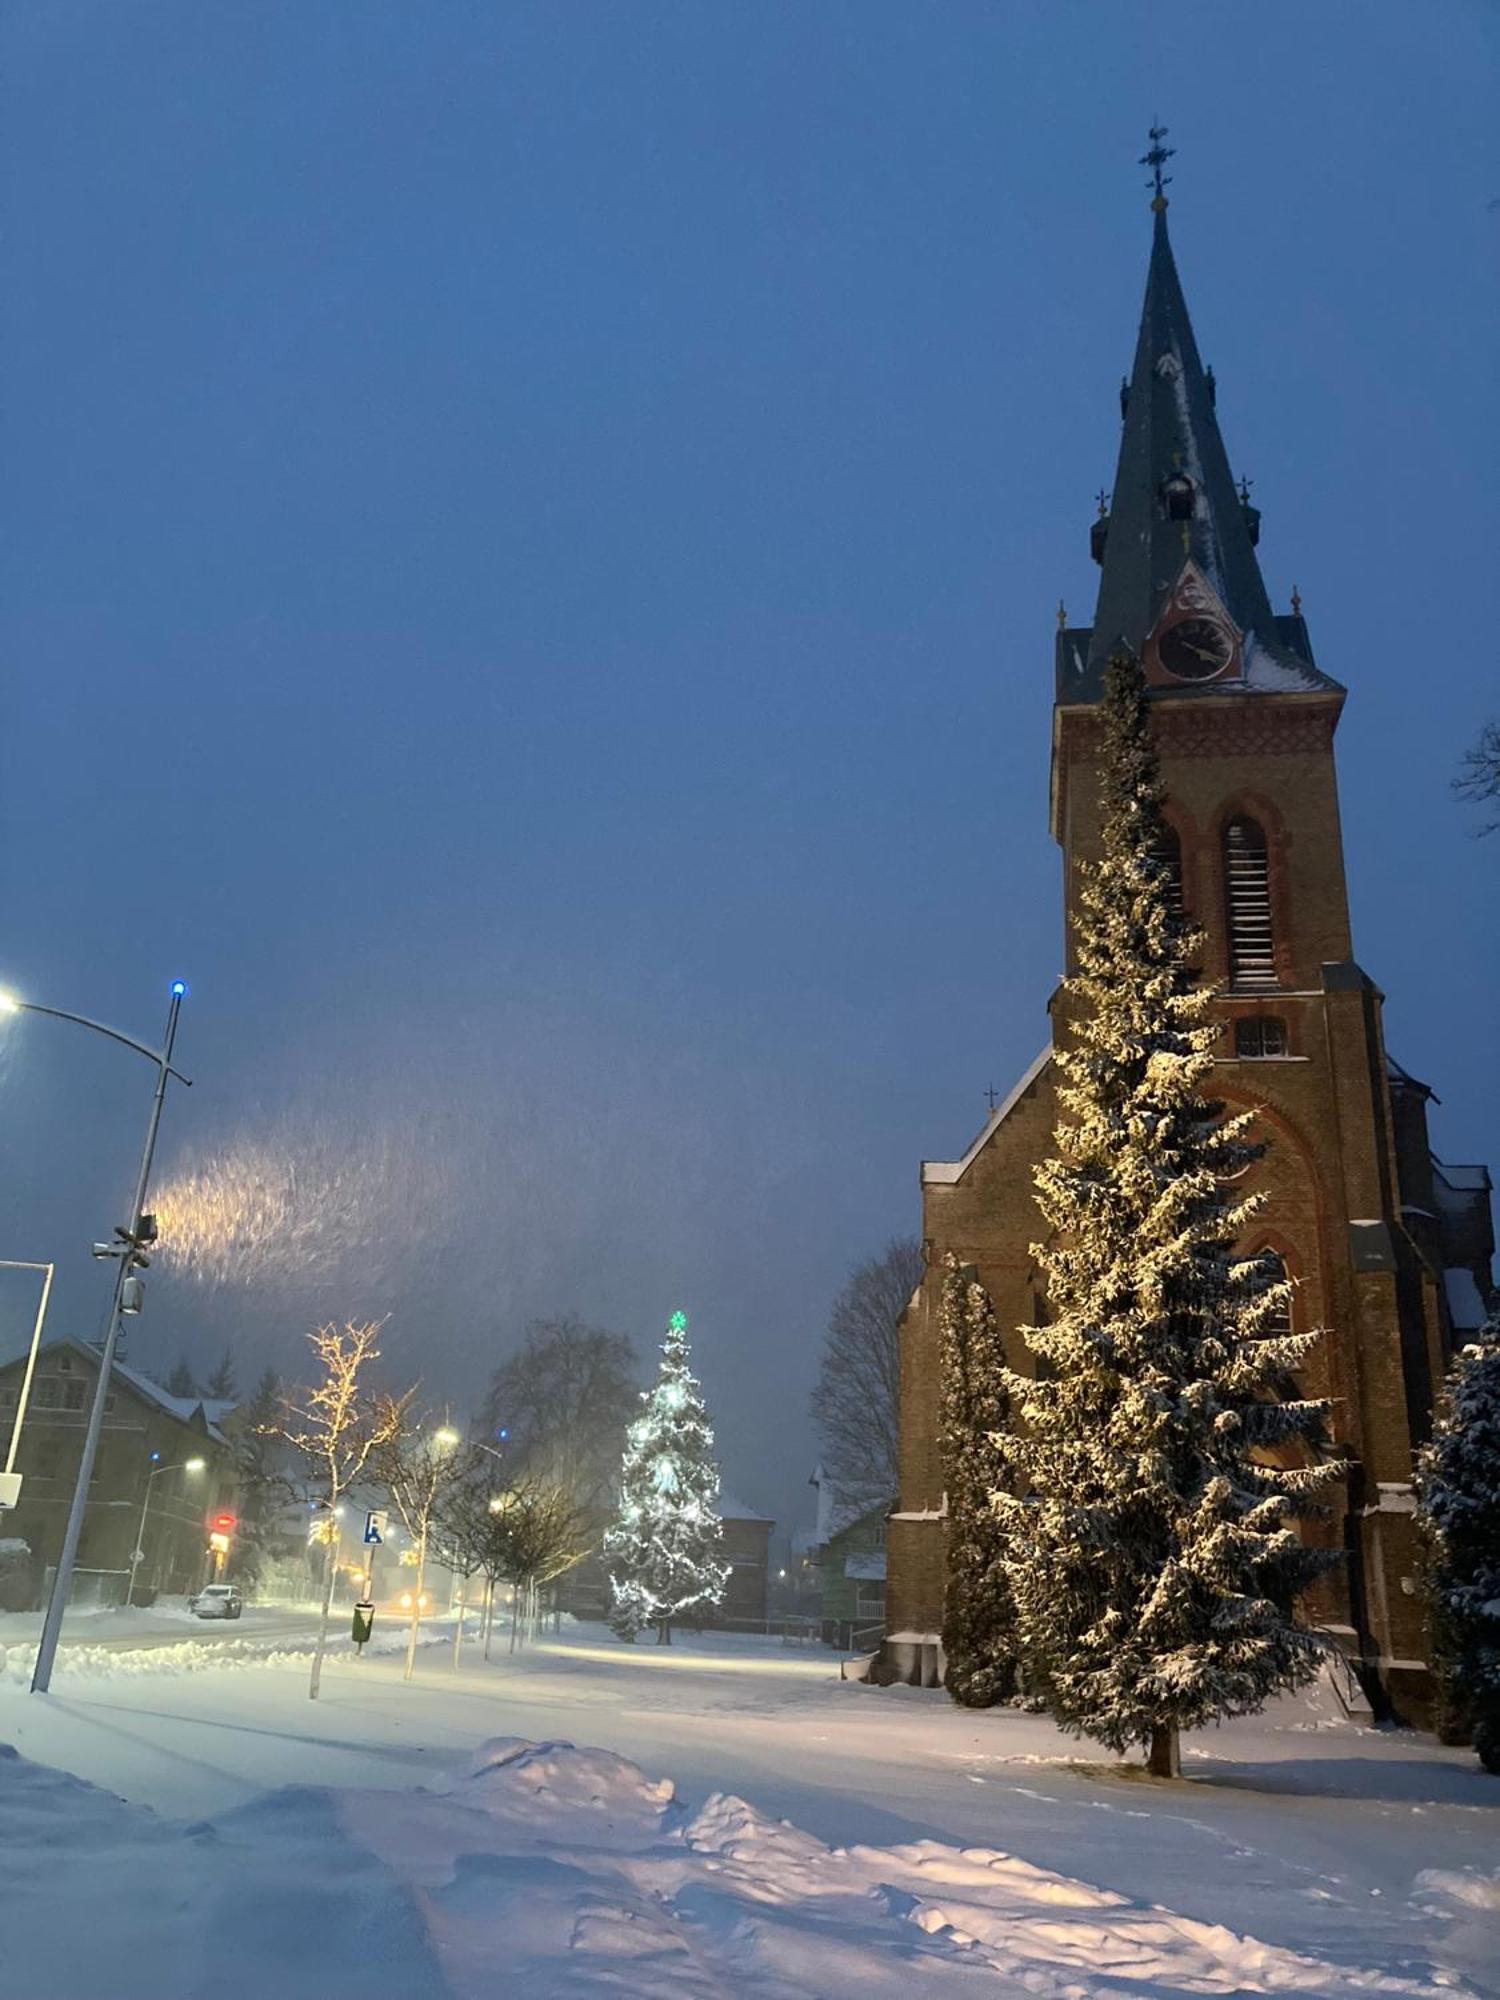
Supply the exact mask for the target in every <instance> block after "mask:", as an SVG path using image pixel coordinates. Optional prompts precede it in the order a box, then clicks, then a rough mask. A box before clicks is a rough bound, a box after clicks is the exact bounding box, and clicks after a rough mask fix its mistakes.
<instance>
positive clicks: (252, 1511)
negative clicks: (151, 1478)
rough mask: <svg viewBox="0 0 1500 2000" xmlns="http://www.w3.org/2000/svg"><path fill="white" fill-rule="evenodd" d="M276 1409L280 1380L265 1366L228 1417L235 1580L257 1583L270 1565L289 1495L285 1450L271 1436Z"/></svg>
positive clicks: (289, 1486)
mask: <svg viewBox="0 0 1500 2000" xmlns="http://www.w3.org/2000/svg"><path fill="white" fill-rule="evenodd" d="M281 1406H282V1397H281V1383H280V1380H279V1378H278V1377H277V1374H276V1371H275V1369H274V1368H267V1369H266V1370H265V1372H264V1373H263V1374H262V1376H261V1378H260V1380H259V1382H257V1383H256V1385H255V1391H254V1393H253V1394H252V1395H251V1396H250V1397H248V1398H247V1400H246V1401H245V1402H243V1403H241V1404H240V1406H239V1408H238V1409H236V1410H234V1411H233V1412H232V1413H231V1415H230V1417H229V1419H228V1429H229V1435H230V1441H231V1442H232V1444H233V1445H234V1462H235V1485H236V1488H237V1500H236V1505H237V1507H238V1511H239V1528H238V1530H237V1532H236V1537H235V1571H236V1574H237V1576H238V1577H239V1579H240V1581H241V1582H249V1583H255V1582H257V1581H258V1580H259V1579H260V1577H261V1575H262V1573H263V1572H264V1571H265V1569H266V1568H267V1567H268V1565H269V1564H270V1562H271V1561H272V1559H273V1557H274V1555H275V1551H276V1543H277V1539H278V1536H277V1524H278V1521H279V1519H280V1517H281V1515H282V1514H283V1512H284V1511H285V1509H286V1505H287V1502H288V1500H289V1499H290V1497H291V1481H290V1479H289V1478H288V1476H287V1473H286V1470H285V1467H284V1464H283V1460H284V1458H285V1446H284V1444H283V1443H282V1442H281V1440H280V1439H279V1438H278V1437H277V1436H276V1434H275V1433H276V1429H277V1421H278V1418H279V1417H280V1414H281Z"/></svg>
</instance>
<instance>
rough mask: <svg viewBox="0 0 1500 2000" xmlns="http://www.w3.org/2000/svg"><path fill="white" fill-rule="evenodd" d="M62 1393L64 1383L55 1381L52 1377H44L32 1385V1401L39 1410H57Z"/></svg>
mask: <svg viewBox="0 0 1500 2000" xmlns="http://www.w3.org/2000/svg"><path fill="white" fill-rule="evenodd" d="M61 1392H62V1383H61V1382H56V1381H54V1380H53V1379H52V1377H51V1376H50V1375H44V1376H43V1377H42V1379H41V1380H40V1381H39V1382H34V1383H33V1384H32V1388H31V1400H32V1402H33V1403H35V1405H36V1407H37V1408H38V1409H39V1410H55V1409H56V1408H57V1405H58V1400H59V1397H60V1395H61Z"/></svg>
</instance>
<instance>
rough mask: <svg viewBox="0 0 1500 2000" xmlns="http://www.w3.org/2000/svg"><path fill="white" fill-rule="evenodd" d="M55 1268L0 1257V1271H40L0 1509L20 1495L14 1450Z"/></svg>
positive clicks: (0, 1481)
mask: <svg viewBox="0 0 1500 2000" xmlns="http://www.w3.org/2000/svg"><path fill="white" fill-rule="evenodd" d="M56 1268H57V1267H56V1265H55V1264H30V1263H27V1262H26V1260H25V1259H24V1258H20V1257H0V1271H40V1272H41V1273H42V1274H43V1275H42V1296H41V1302H40V1303H39V1305H38V1306H37V1309H36V1319H35V1321H34V1322H33V1324H32V1328H31V1345H30V1347H29V1348H28V1349H27V1350H26V1367H25V1371H24V1372H23V1374H22V1376H21V1393H20V1395H19V1396H18V1397H17V1398H16V1420H15V1422H14V1423H13V1424H12V1425H11V1427H10V1450H9V1452H8V1453H7V1454H6V1459H5V1470H4V1472H0V1509H3V1508H6V1507H14V1506H16V1505H17V1503H18V1502H19V1501H20V1498H21V1475H20V1473H19V1472H17V1470H16V1453H17V1452H18V1451H19V1450H20V1448H21V1424H22V1421H23V1420H24V1418H25V1415H26V1404H27V1400H28V1398H29V1397H30V1395H31V1378H32V1376H33V1375H34V1374H35V1373H36V1357H37V1350H38V1349H39V1348H40V1346H41V1344H42V1322H43V1320H45V1319H46V1317H47V1301H48V1299H49V1298H50V1297H51V1296H52V1273H53V1272H54V1270H56Z"/></svg>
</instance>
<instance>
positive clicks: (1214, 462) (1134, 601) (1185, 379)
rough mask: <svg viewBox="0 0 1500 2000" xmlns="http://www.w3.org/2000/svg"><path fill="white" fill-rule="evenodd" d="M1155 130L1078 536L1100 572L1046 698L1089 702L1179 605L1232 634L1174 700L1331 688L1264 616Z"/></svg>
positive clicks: (1255, 523) (1307, 656)
mask: <svg viewBox="0 0 1500 2000" xmlns="http://www.w3.org/2000/svg"><path fill="white" fill-rule="evenodd" d="M1164 136H1165V132H1164V128H1163V127H1162V126H1160V125H1157V126H1153V128H1152V132H1151V141H1152V144H1151V150H1150V151H1149V152H1148V153H1147V154H1146V155H1145V158H1144V161H1143V164H1145V165H1147V166H1149V167H1151V168H1152V170H1153V178H1152V183H1151V185H1152V187H1153V190H1154V192H1153V196H1152V201H1151V208H1152V241H1151V262H1150V267H1149V269H1148V271H1147V275H1146V296H1145V301H1144V304H1143V306H1142V309H1141V322H1140V332H1139V334H1138V336H1137V339H1136V349H1135V361H1134V365H1133V367H1132V369H1131V373H1130V376H1129V379H1128V381H1127V382H1126V383H1124V384H1122V386H1121V399H1120V400H1121V409H1122V414H1123V427H1122V433H1121V438H1120V457H1119V464H1118V466H1117V468H1116V472H1115V482H1114V490H1113V493H1112V495H1111V496H1110V499H1109V501H1108V504H1107V506H1103V505H1101V513H1100V517H1099V519H1098V520H1096V521H1095V522H1094V523H1093V526H1092V529H1091V533H1090V543H1091V548H1092V552H1093V555H1094V558H1095V560H1096V561H1097V562H1098V563H1099V564H1100V566H1101V571H1102V574H1101V576H1100V580H1099V600H1098V608H1097V610H1096V612H1095V616H1094V625H1093V630H1092V631H1091V632H1090V633H1088V634H1083V633H1069V634H1067V635H1065V638H1066V641H1067V645H1066V647H1065V649H1061V650H1060V654H1059V686H1058V693H1059V698H1060V699H1063V700H1075V701H1076V700H1084V701H1091V700H1096V699H1097V698H1098V695H1099V692H1100V690H1101V687H1102V678H1103V668H1104V664H1105V662H1106V661H1107V660H1108V658H1109V656H1110V654H1111V653H1113V652H1114V651H1116V650H1117V649H1118V648H1119V647H1120V645H1121V644H1122V643H1123V644H1124V645H1126V646H1128V647H1129V648H1130V649H1131V650H1132V651H1133V652H1135V653H1137V654H1140V655H1142V656H1145V655H1146V654H1147V650H1148V644H1149V642H1151V641H1152V639H1153V637H1154V635H1157V634H1158V633H1159V632H1160V630H1161V628H1162V622H1163V619H1164V618H1167V619H1170V618H1171V617H1172V616H1174V615H1175V616H1178V617H1183V616H1187V615H1188V613H1189V610H1191V611H1192V612H1194V613H1200V614H1201V613H1202V612H1204V611H1207V612H1209V613H1211V615H1212V617H1213V618H1215V619H1217V620H1219V621H1221V625H1222V629H1223V631H1224V632H1225V633H1226V634H1228V633H1230V631H1231V628H1232V633H1233V635H1234V636H1233V658H1232V660H1228V659H1227V657H1226V665H1225V668H1224V670H1223V672H1222V673H1221V674H1219V675H1215V674H1213V673H1210V672H1209V671H1207V666H1208V652H1205V653H1204V656H1203V657H1204V670H1203V671H1202V672H1201V673H1198V674H1194V675H1192V676H1191V678H1189V677H1188V676H1187V675H1186V673H1185V674H1184V676H1183V677H1182V678H1183V680H1184V685H1183V687H1182V690H1181V691H1182V692H1194V691H1196V692H1203V691H1205V690H1206V687H1207V686H1216V687H1217V686H1221V687H1224V688H1226V689H1227V688H1229V687H1231V686H1234V687H1237V688H1238V689H1239V690H1241V691H1244V690H1245V689H1253V688H1256V687H1262V688H1270V687H1275V688H1277V689H1279V690H1281V691H1288V690H1294V689H1296V688H1298V687H1304V688H1319V689H1327V688H1329V687H1331V686H1334V685H1336V684H1335V683H1332V682H1330V681H1329V680H1328V679H1327V677H1326V676H1325V675H1323V674H1320V673H1319V672H1318V670H1317V669H1316V667H1314V666H1313V664H1312V656H1311V649H1310V647H1309V646H1308V644H1307V638H1306V628H1305V627H1304V626H1303V625H1302V622H1301V620H1300V619H1298V618H1291V619H1286V618H1278V617H1276V616H1275V614H1273V612H1272V610H1271V605H1270V601H1269V599H1268V597H1267V595H1266V586H1265V583H1264V580H1263V579H1262V577H1261V573H1260V563H1259V561H1258V559H1257V557H1256V553H1255V549H1256V543H1257V542H1258V540H1259V536H1260V514H1259V512H1258V511H1257V509H1256V508H1254V507H1253V506H1252V505H1251V504H1250V497H1249V488H1248V485H1247V484H1246V483H1245V482H1243V481H1242V482H1241V484H1240V486H1239V488H1238V489H1237V488H1236V485H1235V480H1234V476H1233V474H1232V473H1231V471H1230V469H1229V456H1228V453H1227V452H1226V451H1225V449H1224V440H1223V437H1222V436H1221V434H1220V431H1219V420H1218V416H1217V413H1216V410H1215V400H1216V387H1215V383H1214V378H1213V373H1212V371H1211V370H1208V369H1205V368H1204V366H1203V362H1202V360H1201V358H1200V356H1199V353H1198V343H1197V341H1196V340H1195V338H1194V336H1193V326H1192V321H1191V319H1190V318H1189V316H1188V309H1187V301H1186V299H1185V298H1184V297H1183V292H1182V282H1181V280H1180V279H1179V277H1178V275H1177V264H1176V260H1175V259H1174V257H1173V255H1172V244H1171V239H1170V237H1169V236H1168V233H1167V196H1166V193H1165V188H1166V185H1167V177H1166V176H1165V175H1164V174H1163V173H1162V166H1163V164H1164V162H1165V161H1166V160H1167V159H1168V158H1169V157H1170V149H1169V148H1167V147H1164V146H1163V145H1162V143H1161V141H1162V139H1163V137H1164ZM1199 630H1200V631H1201V630H1202V626H1201V619H1200V623H1199ZM1226 643H1228V642H1227V641H1226ZM1209 650H1211V647H1210V649H1209ZM1183 664H1184V666H1185V668H1186V667H1188V666H1191V665H1192V664H1193V662H1192V660H1191V658H1185V660H1184V663H1183ZM1154 678H1155V676H1153V679H1154ZM1193 682H1196V686H1194V685H1192V683H1193ZM1162 691H1163V692H1165V691H1167V690H1166V689H1165V688H1163V689H1162Z"/></svg>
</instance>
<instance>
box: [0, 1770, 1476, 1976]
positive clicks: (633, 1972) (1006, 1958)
mask: <svg viewBox="0 0 1500 2000" xmlns="http://www.w3.org/2000/svg"><path fill="white" fill-rule="evenodd" d="M0 1755H3V1756H4V1761H3V1762H0V1935H3V1936H4V1937H5V1940H6V1965H7V1972H8V1975H9V1983H10V1985H11V1987H12V1989H13V1990H15V1991H17V1992H22V1991H24V1992H25V1993H26V1994H27V1996H28V2000H76V1996H77V1995H78V1994H80V1993H83V1992H97V1993H108V1994H109V1995H110V1996H111V2000H138V1996H139V2000H145V1996H147V1995H151V1996H153V2000H157V1996H159V1995H160V1994H162V1993H164V1992H171V1993H176V1994H182V1995H184V1996H186V2000H195V1996H198V1995H203V1996H208V1995H210V1994H212V1995H213V1996H215V2000H251V1996H257V2000H263V1996H264V1994H266V1993H268V1992H274V1993H275V1994H276V1995H277V2000H304V1996H307V2000H312V1996H314V1995H316V1996H318V2000H326V1995H327V1994H328V1993H329V1992H332V1991H341V1990H344V1988H345V1987H349V1988H351V1989H352V1990H356V1991H358V1992H359V1993H360V1994H361V1995H362V1996H367V2000H385V1996H392V2000H394V1996H396V1995H400V1996H401V2000H428V1996H432V2000H437V1996H439V1995H447V1996H451V1997H452V2000H481V1996H483V2000H493V1995H494V1994H495V1993H496V1992H498V1991H502V1990H503V1991H505V1992H529V1993H536V1994H546V1995H549V1996H553V1995H558V1996H561V1995H585V1994H602V1993H605V1992H608V1993H610V1994H612V1995H616V1996H623V1997H624V2000H630V1996H638V2000H647V1996H649V2000H710V1996H714V2000H723V1996H728V1995H735V1994H761V1995H765V1996H768V2000H770V1996H775V2000H842V1997H843V1996H849V2000H854V1996H859V2000H924V1996H930V2000H950V1996H952V2000H962V1996H973V2000H980V1997H981V1996H984V2000H994V1996H996V1995H997V1994H1010V1993H1018V1992H1024V1993H1027V1994H1032V1995H1037V1996H1040V2000H1074V1996H1084V1995H1106V1996H1123V1995H1126V1994H1130V1995H1136V1996H1141V1995H1144V1994H1151V1993H1163V1992H1171V1993H1198V1994H1223V1995H1230V1994H1239V1993H1246V1992H1256V1993H1299V1994H1325V1995H1354V1994H1365V1995H1368V1994H1370V1993H1385V1994H1393V1995H1394V1994H1403V1995H1409V1996H1417V1995H1421V1996H1436V1995H1438V1994H1440V1993H1445V1994H1448V1995H1453V1994H1454V1993H1456V1992H1462V1991H1463V1990H1464V1989H1463V1988H1462V1987H1458V1986H1455V1985H1452V1984H1450V1985H1448V1986H1446V1987H1437V1986H1430V1985H1424V1984H1422V1983H1420V1982H1417V1981H1413V1980H1405V1979H1399V1978H1395V1977H1392V1976H1390V1975H1389V1974H1385V1973H1382V1972H1380V1971H1378V1970H1376V1969H1373V1968H1367V1967H1359V1966H1335V1965H1332V1964H1329V1963H1327V1962H1326V1961H1321V1960H1316V1959H1312V1958H1307V1957H1303V1956H1299V1955H1298V1954H1296V1953H1293V1952H1290V1951H1285V1950H1281V1949H1278V1948H1275V1947H1273V1946H1270V1945H1266V1944H1263V1943H1260V1942H1258V1941H1257V1940H1255V1939H1254V1938H1248V1937H1244V1936H1241V1935H1239V1934H1237V1933H1236V1932H1234V1931H1232V1930H1228V1929H1225V1928H1222V1927H1219V1926H1215V1925H1210V1924H1204V1923H1199V1922H1195V1921H1193V1920H1192V1919H1190V1918H1187V1917H1184V1916H1181V1915H1179V1914H1177V1913H1175V1912H1173V1911H1172V1910H1169V1909H1166V1908H1163V1907H1161V1906H1159V1905H1152V1904H1146V1903H1141V1902H1137V1901H1133V1900H1132V1899H1131V1898H1129V1897H1127V1896H1124V1895H1121V1894H1119V1893H1118V1892H1116V1891H1114V1890H1111V1889H1106V1888H1100V1887H1097V1886H1095V1885H1094V1884H1093V1883H1090V1882H1086V1881H1079V1880H1074V1879H1072V1878H1070V1877H1067V1876H1064V1875H1061V1874H1056V1873H1053V1872H1051V1871H1049V1870H1047V1869H1045V1868H1041V1867H1038V1866H1036V1865H1035V1864H1033V1863H1031V1862H1029V1861H1026V1860H1023V1859H1021V1858H1020V1857H1018V1856H1016V1855H1013V1854H1008V1853H1005V1852H1003V1851H1002V1850H999V1849H995V1848H957V1847H951V1846H946V1845H944V1844H942V1843H940V1842H937V1841H931V1840H924V1841H917V1842H913V1843H910V1844H907V1845H904V1846H895V1847H886V1848H881V1847H865V1846H856V1847H848V1848H841V1847H831V1846H829V1845H827V1844H825V1843H824V1842H823V1841H820V1840H818V1839H816V1838H814V1837H813V1836H812V1835H811V1834H808V1833H805V1832H803V1831H801V1830H800V1829H799V1828H797V1827H795V1826H793V1825H791V1824H790V1823H789V1822H787V1821H785V1820H776V1819H771V1818H769V1817H767V1816H766V1815H765V1814H763V1813H760V1812H758V1811H757V1810H756V1809H755V1808H754V1807H752V1806H750V1805H747V1804H746V1803H745V1801H744V1800H743V1799H739V1798H735V1797H732V1796H730V1795H727V1794H723V1793H720V1794H716V1795H715V1796H714V1797H712V1798H710V1799H709V1800H708V1802H707V1803H706V1804H705V1805H704V1806H703V1807H702V1808H701V1810H698V1811H696V1812H695V1811H692V1810H691V1809H690V1808H689V1807H687V1806H686V1805H684V1804H683V1802H682V1801H681V1800H679V1798H678V1797H677V1795H676V1792H675V1789H674V1787H673V1785H672V1784H671V1782H670V1781H669V1780H666V1779H651V1778H648V1777H647V1775H646V1774H645V1773H644V1772H643V1771H642V1770H641V1769H640V1768H639V1766H637V1765H635V1764H632V1763H630V1762H628V1761H627V1760H626V1759H624V1758H622V1757H617V1756H615V1755H613V1754H612V1753H610V1752H608V1751H602V1750H579V1749H576V1748H575V1747H574V1746H573V1745H572V1744H570V1743H565V1742H545V1743H532V1742H528V1741H526V1740H524V1739H521V1738H517V1737H501V1738H497V1739H495V1740H493V1741H491V1742H488V1743H486V1744H485V1745H484V1746H483V1747H482V1748H481V1750H480V1751H479V1753H478V1754H477V1756H476V1757H475V1758H474V1760H473V1762H472V1764H471V1766H470V1767H469V1769H468V1770H467V1771H466V1772H465V1773H464V1774H463V1775H462V1776H460V1777H458V1778H456V1779H454V1780H451V1781H449V1783H448V1784H447V1786H446V1788H445V1789H443V1790H441V1791H435V1792H422V1791H416V1792H391V1791H347V1790H336V1789H331V1788H327V1789H325V1788H313V1787H305V1786H293V1787H287V1788H284V1789H282V1790H280V1791H276V1792H270V1793H267V1794H265V1795H264V1796H263V1797H261V1798H259V1799H257V1800H255V1801H253V1802H252V1803H251V1804H249V1805H246V1806H242V1807H239V1808H236V1809H235V1810H233V1811H230V1812H227V1813H223V1814H221V1815H219V1816H218V1817H217V1818H215V1819H213V1820H209V1821H204V1822H200V1823H198V1824H196V1825H193V1826H187V1827H182V1826H176V1825H173V1824H172V1823H170V1822H166V1821H162V1820H159V1819H157V1818H156V1817H155V1816H154V1815H153V1814H151V1813H150V1812H148V1811H146V1810H145V1809H144V1808H142V1807H137V1806H130V1805H127V1804H125V1803H124V1802H123V1801H121V1800H119V1799H115V1798H113V1797H111V1796H110V1795H109V1794H108V1793H105V1792H101V1791H99V1790H97V1789H95V1788H94V1787H92V1786H89V1785H86V1784H83V1783H82V1782H81V1781H79V1780H77V1779H74V1778H69V1777H65V1776H63V1775H61V1774H60V1773H57V1772H53V1771H48V1770H46V1769H44V1768H43V1767H41V1766H39V1765H35V1764H30V1763H27V1762H26V1761H25V1760H23V1759H21V1758H19V1757H17V1756H16V1755H15V1753H14V1752H13V1751H11V1752H8V1753H0ZM83 1879H86V1881H87V1885H88V1886H87V1904H88V1910H89V1921H88V1923H86V1924H80V1923H78V1921H77V1909H78V1895H79V1886H78V1885H79V1882H80V1881H81V1880H83ZM1429 1888H1430V1890H1431V1892H1432V1893H1434V1894H1437V1893H1450V1890H1449V1885H1448V1884H1446V1882H1445V1883H1441V1884H1440V1883H1437V1882H1436V1881H1434V1882H1433V1883H1432V1884H1430V1885H1429Z"/></svg>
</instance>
